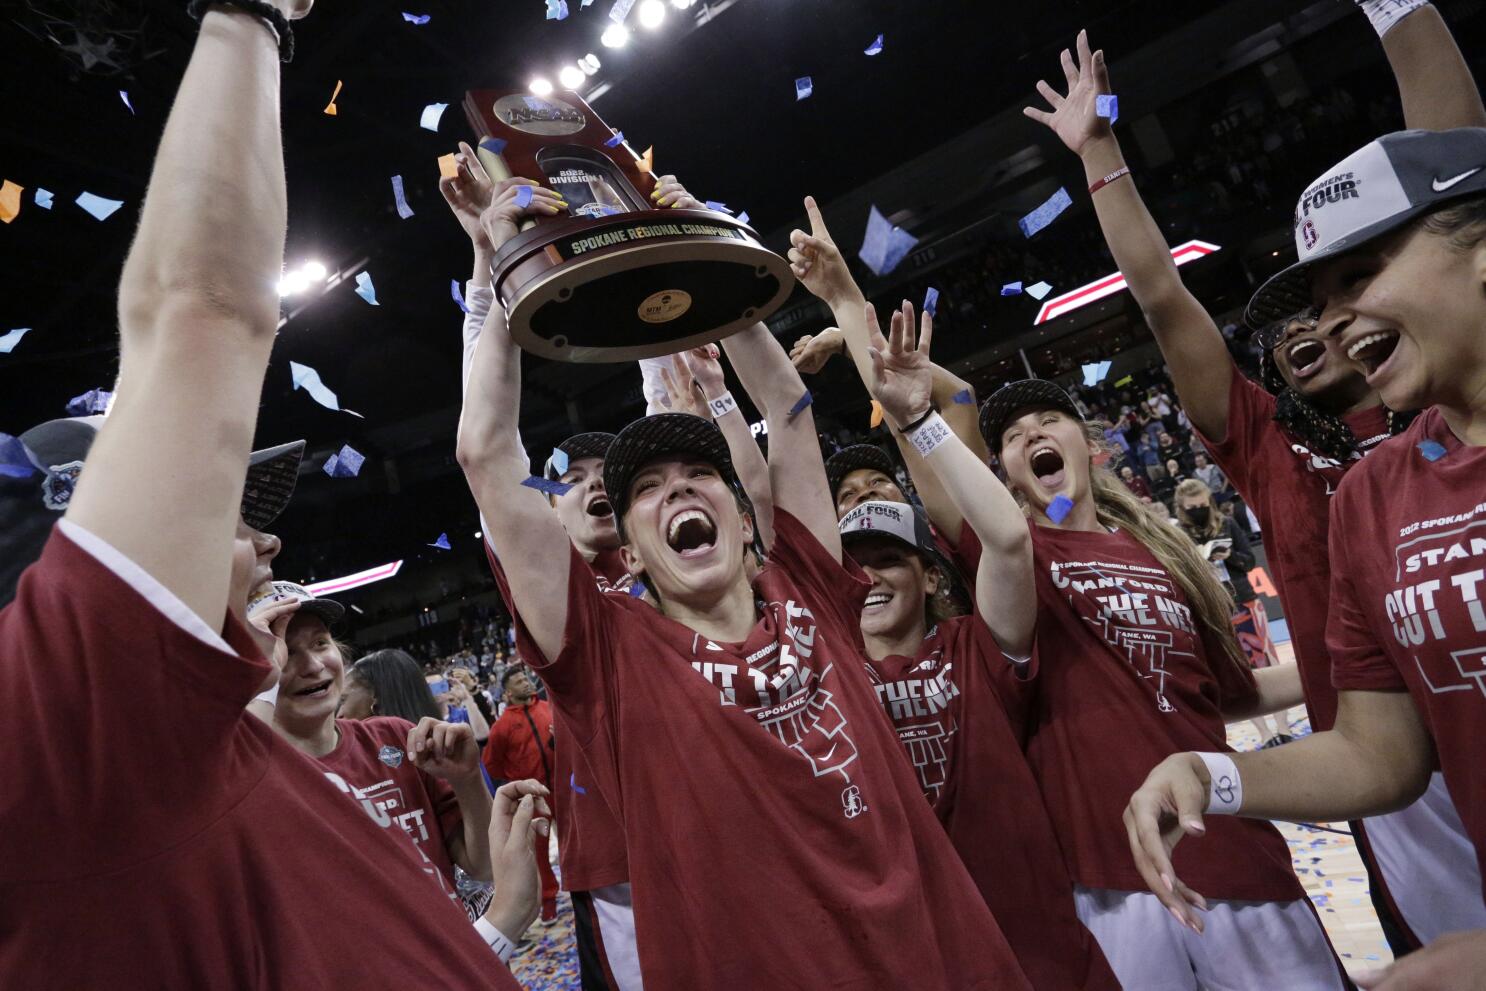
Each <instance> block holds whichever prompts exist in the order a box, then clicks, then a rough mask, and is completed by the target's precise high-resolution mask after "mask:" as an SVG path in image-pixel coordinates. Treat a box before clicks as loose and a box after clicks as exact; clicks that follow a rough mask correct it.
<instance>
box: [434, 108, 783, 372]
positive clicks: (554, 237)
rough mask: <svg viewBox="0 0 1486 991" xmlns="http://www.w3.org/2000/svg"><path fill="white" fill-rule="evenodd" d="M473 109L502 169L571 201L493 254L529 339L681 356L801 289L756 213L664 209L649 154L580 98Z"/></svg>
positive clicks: (503, 301)
mask: <svg viewBox="0 0 1486 991" xmlns="http://www.w3.org/2000/svg"><path fill="white" fill-rule="evenodd" d="M464 109H465V114H466V116H467V117H468V118H469V122H470V125H471V127H473V128H474V130H475V132H476V134H477V135H479V137H480V147H479V150H478V151H477V155H478V156H479V158H480V162H481V164H482V165H484V167H485V171H486V172H487V173H488V174H489V175H490V177H491V178H492V179H495V180H497V181H499V180H501V179H505V178H509V177H511V176H523V177H525V178H528V179H532V180H534V181H536V182H540V183H541V184H542V185H544V186H547V187H549V188H551V189H553V190H555V191H557V192H558V193H560V194H561V195H562V197H563V199H564V200H566V201H567V203H568V207H569V210H568V213H567V214H559V215H557V216H555V217H542V218H538V219H536V220H535V221H532V222H529V223H528V224H526V225H524V227H523V230H522V231H521V232H520V233H519V234H517V235H516V236H515V237H514V238H512V239H511V240H510V241H508V242H507V243H506V244H504V245H503V246H501V248H500V249H499V250H498V251H497V252H496V254H495V258H494V260H493V261H492V263H491V275H492V279H491V282H492V285H493V287H494V289H495V297H496V299H497V301H499V303H500V305H501V306H502V307H504V309H505V312H506V321H507V323H508V325H509V326H510V330H511V337H512V339H513V340H515V341H516V343H517V344H519V345H520V346H521V347H522V348H524V349H525V350H527V351H530V352H532V353H533V354H538V355H541V356H542V357H544V358H553V359H556V360H558V361H577V362H602V361H632V360H635V359H637V358H652V357H658V356H661V355H667V354H674V353H676V352H678V351H682V350H684V349H686V348H690V347H696V346H698V345H700V344H705V343H707V342H710V341H717V340H721V339H722V338H724V337H727V336H728V335H729V334H733V333H736V332H737V331H740V330H742V329H743V328H745V327H748V326H751V325H752V324H754V323H757V322H758V321H760V320H762V319H764V318H765V317H767V316H768V315H769V314H771V313H773V312H774V311H775V310H777V309H778V308H779V307H780V305H781V304H783V303H784V300H785V299H786V297H788V296H789V294H790V291H791V290H792V289H793V288H794V277H793V275H792V274H791V272H790V270H789V265H788V263H786V262H785V260H784V259H783V258H781V257H780V256H779V255H777V254H775V253H774V252H772V251H770V250H769V249H768V248H765V247H764V246H763V244H762V243H761V242H760V241H759V237H758V233H757V232H756V231H754V230H753V229H752V228H751V227H749V226H748V225H747V224H744V223H741V222H740V221H738V220H737V219H736V218H734V217H732V216H730V215H728V214H726V213H721V212H718V211H714V210H675V209H665V208H659V209H657V208H655V207H654V206H653V205H652V202H651V200H650V193H651V191H652V190H654V188H655V185H656V184H655V179H654V178H653V177H652V176H651V175H650V173H649V172H644V171H641V170H640V168H639V165H640V161H641V160H640V156H639V155H637V154H636V153H635V152H634V150H633V149H632V148H630V146H629V145H628V144H627V143H625V142H623V141H618V142H615V141H614V140H613V139H614V138H615V137H616V135H615V133H614V132H613V131H612V130H610V129H609V127H608V126H607V125H606V124H604V122H603V121H602V120H600V119H599V118H598V117H597V116H596V115H595V114H594V112H593V111H592V110H591V109H589V107H588V104H586V103H585V102H583V99H582V98H581V97H579V96H578V95H576V94H574V93H570V92H566V91H563V92H560V93H558V94H554V95H552V96H546V97H535V96H531V95H530V94H528V93H523V92H506V91H502V90H476V91H473V92H470V93H468V94H466V96H465V100H464ZM490 139H495V140H490ZM609 143H613V147H610V146H609Z"/></svg>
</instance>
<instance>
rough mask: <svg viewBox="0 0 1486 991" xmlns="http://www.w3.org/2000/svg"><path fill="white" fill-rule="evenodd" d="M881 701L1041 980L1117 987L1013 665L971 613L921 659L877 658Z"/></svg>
mask: <svg viewBox="0 0 1486 991" xmlns="http://www.w3.org/2000/svg"><path fill="white" fill-rule="evenodd" d="M867 664H868V672H869V673H870V674H871V676H872V681H873V684H874V685H875V686H876V688H877V698H878V700H879V701H880V702H881V703H882V707H883V709H884V711H886V712H887V714H888V718H889V719H891V720H892V721H893V726H894V727H895V728H896V729H897V731H898V739H899V740H900V741H901V742H902V744H903V749H904V750H905V751H906V752H907V754H908V759H909V761H910V762H911V763H912V764H913V767H914V769H915V770H916V771H917V772H918V778H919V786H920V787H921V788H922V789H923V792H924V796H925V797H926V798H928V800H929V803H930V805H932V806H933V808H934V813H935V815H937V816H938V817H939V821H940V822H942V823H943V824H944V828H945V831H946V832H948V833H949V838H950V841H951V842H952V843H954V847H955V850H956V851H957V852H958V853H959V855H960V859H961V860H962V861H963V862H964V864H965V868H966V870H968V871H969V872H970V876H971V878H973V879H974V880H975V884H976V886H977V887H978V888H979V889H980V894H981V897H982V898H984V899H985V902H986V905H988V906H989V907H990V909H991V914H992V915H994V916H995V917H996V921H997V922H998V923H999V924H1000V926H1001V930H1002V932H1003V933H1005V935H1006V940H1007V942H1008V943H1010V944H1011V948H1012V950H1013V951H1014V952H1015V953H1016V956H1017V960H1018V961H1019V962H1020V963H1021V965H1022V970H1024V971H1025V972H1026V974H1027V978H1028V980H1030V981H1031V982H1032V986H1033V987H1034V988H1038V989H1039V991H1041V989H1044V988H1046V989H1060V988H1061V989H1072V988H1082V989H1094V988H1107V989H1111V991H1115V989H1118V988H1119V986H1120V985H1119V982H1118V981H1117V980H1116V979H1115V976H1114V971H1112V970H1111V969H1110V967H1109V964H1108V962H1107V961H1106V960H1105V959H1104V954H1103V953H1102V952H1100V950H1099V946H1098V944H1096V943H1095V942H1094V938H1093V936H1092V935H1090V933H1089V931H1088V930H1087V929H1085V928H1084V926H1083V923H1081V922H1079V920H1078V914H1077V912H1076V911H1075V909H1074V905H1073V884H1072V882H1071V881H1069V879H1068V868H1067V866H1066V864H1065V863H1064V860H1063V852H1062V851H1061V850H1060V849H1059V848H1058V841H1057V838H1056V836H1055V835H1054V831H1053V826H1052V822H1051V821H1050V820H1049V819H1048V815H1047V809H1046V808H1045V807H1044V806H1043V804H1042V795H1041V794H1040V793H1039V792H1038V790H1037V781H1036V779H1035V778H1033V776H1032V770H1031V768H1030V767H1028V766H1027V761H1026V758H1025V757H1024V756H1023V755H1022V747H1021V742H1022V741H1021V740H1020V739H1019V733H1020V729H1019V728H1017V727H1014V726H1013V724H1012V722H1011V720H1010V719H1009V718H1008V716H1007V712H1006V709H1005V708H1004V707H1003V706H1002V702H1001V694H1002V693H1001V691H999V690H998V689H997V682H998V681H1000V682H1006V681H1009V679H1010V678H1011V677H1012V674H1011V671H1010V665H1009V663H1008V662H1007V661H1006V659H1005V657H1004V656H1003V655H1002V653H1001V649H1000V648H999V647H998V646H997V645H996V641H995V639H994V638H993V637H992V636H991V633H990V630H989V629H988V628H987V627H986V625H985V624H984V623H983V622H981V621H980V620H979V619H978V618H976V617H974V616H961V617H957V618H955V619H950V620H946V621H945V622H942V623H940V624H939V625H938V626H937V627H936V628H935V629H934V630H933V631H931V632H930V633H929V635H928V636H927V637H925V638H924V641H923V644H922V645H921V646H920V647H919V650H918V653H917V654H916V655H914V656H913V657H904V656H902V655H894V656H891V657H886V658H883V659H882V660H880V661H873V660H870V659H869V660H868V662H867Z"/></svg>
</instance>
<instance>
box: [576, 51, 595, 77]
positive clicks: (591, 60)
mask: <svg viewBox="0 0 1486 991" xmlns="http://www.w3.org/2000/svg"><path fill="white" fill-rule="evenodd" d="M599 65H600V63H599V57H598V56H597V55H595V54H593V52H589V53H588V54H587V55H585V56H583V57H582V58H580V59H579V60H578V68H580V69H582V70H583V74H584V75H585V76H591V75H593V74H594V73H596V72H598V71H599Z"/></svg>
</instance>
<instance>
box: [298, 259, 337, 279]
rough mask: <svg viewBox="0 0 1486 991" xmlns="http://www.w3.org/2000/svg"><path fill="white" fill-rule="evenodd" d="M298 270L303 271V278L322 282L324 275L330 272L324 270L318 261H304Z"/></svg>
mask: <svg viewBox="0 0 1486 991" xmlns="http://www.w3.org/2000/svg"><path fill="white" fill-rule="evenodd" d="M299 270H300V271H301V272H303V273H304V275H305V278H307V279H309V280H310V281H311V282H324V281H325V276H327V275H329V274H330V273H329V272H327V271H326V270H325V266H324V265H321V264H320V263H319V262H305V263H304V265H303V266H301V267H300V269H299Z"/></svg>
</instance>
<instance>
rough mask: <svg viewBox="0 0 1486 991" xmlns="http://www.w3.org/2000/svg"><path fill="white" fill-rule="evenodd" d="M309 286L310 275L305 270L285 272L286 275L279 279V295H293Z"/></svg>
mask: <svg viewBox="0 0 1486 991" xmlns="http://www.w3.org/2000/svg"><path fill="white" fill-rule="evenodd" d="M309 287H310V280H309V277H308V276H306V275H305V274H304V273H303V272H301V271H298V270H295V271H293V272H285V273H284V277H283V278H282V279H280V280H279V296H281V297H283V296H293V295H294V294H295V293H301V292H304V291H305V290H306V289H308V288H309Z"/></svg>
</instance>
